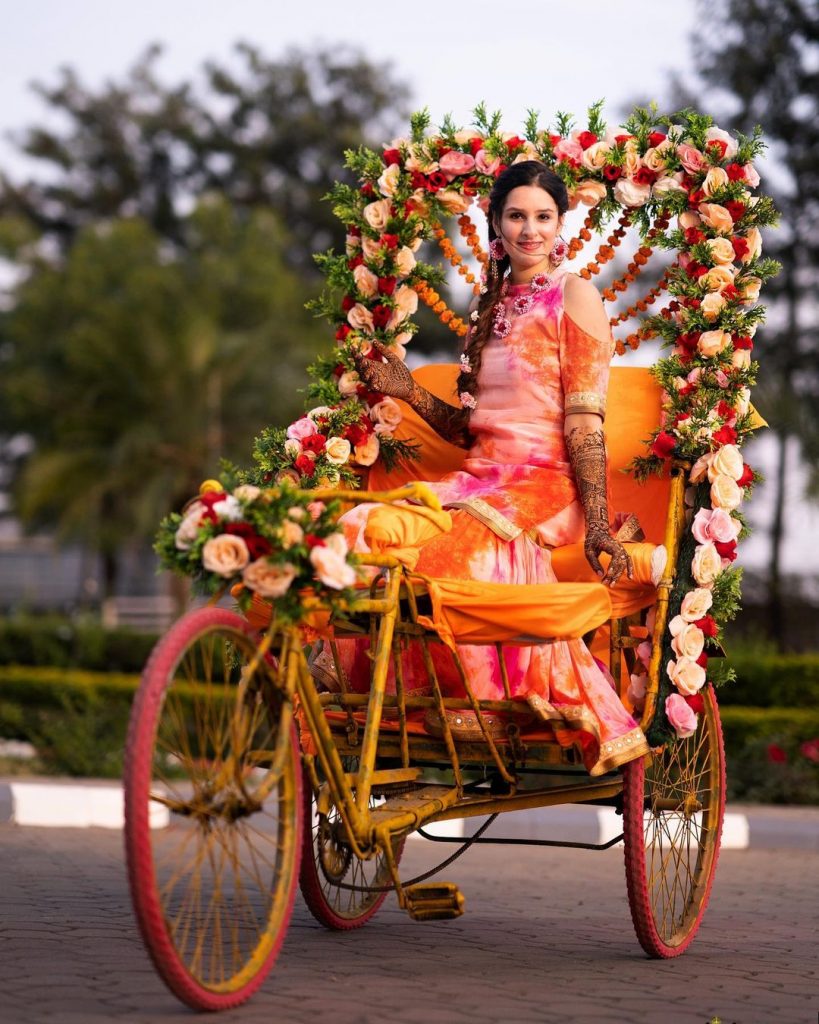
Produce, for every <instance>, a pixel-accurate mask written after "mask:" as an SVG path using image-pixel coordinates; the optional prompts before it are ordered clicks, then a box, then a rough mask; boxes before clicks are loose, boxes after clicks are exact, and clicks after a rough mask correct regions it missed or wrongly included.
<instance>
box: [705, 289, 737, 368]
mask: <svg viewBox="0 0 819 1024" xmlns="http://www.w3.org/2000/svg"><path fill="white" fill-rule="evenodd" d="M724 305H725V298H724V297H723V295H722V294H721V293H720V292H709V293H708V294H707V295H705V296H704V297H703V300H702V303H701V304H700V312H701V313H702V315H703V316H704V317H705V319H706V320H708V322H709V323H710V322H711V321H712V320H716V319H717V317H718V316H719V313H720V310H721V309H722V307H723V306H724ZM705 333H706V334H709V335H710V334H720V333H722V332H720V331H706V332H705ZM700 340H702V339H700ZM711 340H712V341H713V340H714V339H711ZM730 340H731V337H730V335H729V336H728V341H730ZM725 344H726V343H725V342H724V343H723V344H722V346H721V347H720V348H718V349H717V351H718V352H721V351H722V349H723V348H725ZM697 348H699V349H700V352H702V353H703V355H711V356H712V355H714V353H713V352H707V353H706V352H704V351H703V348H702V347H700V346H699V345H698V346H697Z"/></svg>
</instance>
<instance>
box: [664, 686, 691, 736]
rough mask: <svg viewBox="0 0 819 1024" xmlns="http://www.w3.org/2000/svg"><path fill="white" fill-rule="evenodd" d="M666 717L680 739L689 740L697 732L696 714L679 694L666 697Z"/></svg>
mask: <svg viewBox="0 0 819 1024" xmlns="http://www.w3.org/2000/svg"><path fill="white" fill-rule="evenodd" d="M665 715H666V718H667V719H668V724H669V725H670V726H671V728H672V729H673V730H674V732H675V733H676V734H677V737H678V738H679V739H681V740H684V739H687V738H688V737H689V736H693V735H694V733H695V732H696V731H697V715H696V712H695V711H694V709H693V708H692V707H690V706H689V704H688V703H687V701H686V700H685V698H684V697H681V696H680V694H679V693H670V694H669V695H668V696H667V697H666V699H665Z"/></svg>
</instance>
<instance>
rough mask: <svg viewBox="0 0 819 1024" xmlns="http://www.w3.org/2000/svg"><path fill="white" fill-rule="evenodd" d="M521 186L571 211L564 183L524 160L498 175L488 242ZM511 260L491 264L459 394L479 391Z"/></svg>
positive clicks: (559, 209) (492, 195) (560, 211)
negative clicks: (485, 352) (540, 191)
mask: <svg viewBox="0 0 819 1024" xmlns="http://www.w3.org/2000/svg"><path fill="white" fill-rule="evenodd" d="M521 185H536V186H537V187H538V188H542V189H543V190H544V191H545V192H548V193H549V195H550V196H551V197H552V199H554V201H555V205H556V206H557V212H558V214H559V216H561V217H562V216H563V214H564V213H565V212H566V211H567V210H568V208H569V195H568V192H567V191H566V186H565V185H564V184H563V181H562V180H561V179H560V178H559V177H558V176H557V175H556V174H555V173H554V171H550V170H549V168H548V167H547V166H546V165H545V164H543V163H541V162H540V161H539V160H521V162H520V163H517V164H512V165H511V167H507V169H506V170H505V171H503V172H502V173H501V174H499V175H498V177H497V178H496V179H495V184H494V185H493V186H492V191H491V192H490V193H489V211H488V213H487V221H488V222H489V242H490V244H491V243H492V241H493V240H494V239H495V238H497V234H496V232H495V227H494V221H495V220H498V221H499V220H500V218H501V215H502V214H503V210H504V207H505V206H506V200H507V197H508V196H509V193H510V192H511V191H512V190H513V189H516V188H518V187H519V186H521ZM509 267H510V263H509V256H508V254H505V255H504V257H503V259H500V260H494V259H492V260H490V262H489V272H488V274H487V277H486V291H484V292H482V293H481V296H480V299H479V300H478V316H477V319H476V320H475V321H474V323H473V326H472V329H471V331H470V332H469V335H468V338H467V342H466V347H465V349H464V355H465V356H466V359H467V361H468V365H469V370H464V369H462V370H461V373H460V376H459V377H458V393H459V394H460V393H462V392H464V391H467V392H469V394H471V395H474V394H475V392H476V390H477V384H478V373H479V372H480V369H481V357H482V354H483V350H484V348H485V346H486V344H487V342H488V341H489V339H490V338H491V337H492V322H493V320H494V317H495V306H496V305H497V304H498V302H499V301H500V298H501V289H502V287H503V281H504V278H505V277H506V274H507V271H508V270H509Z"/></svg>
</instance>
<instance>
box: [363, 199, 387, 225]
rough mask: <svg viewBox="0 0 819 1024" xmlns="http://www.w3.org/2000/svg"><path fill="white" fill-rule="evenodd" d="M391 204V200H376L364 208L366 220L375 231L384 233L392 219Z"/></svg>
mask: <svg viewBox="0 0 819 1024" xmlns="http://www.w3.org/2000/svg"><path fill="white" fill-rule="evenodd" d="M390 208H391V204H390V201H389V199H376V200H375V202H372V203H367V205H366V206H365V207H364V211H363V212H364V220H366V222H367V223H368V224H369V225H370V227H371V228H372V229H373V231H383V230H384V228H386V226H387V221H388V220H389V219H390Z"/></svg>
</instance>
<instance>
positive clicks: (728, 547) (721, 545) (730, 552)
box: [714, 540, 737, 562]
mask: <svg viewBox="0 0 819 1024" xmlns="http://www.w3.org/2000/svg"><path fill="white" fill-rule="evenodd" d="M714 547H715V548H716V549H717V554H718V555H719V557H720V558H727V559H728V561H729V562H733V561H734V560H735V559H736V557H737V542H736V541H735V540H715V541H714Z"/></svg>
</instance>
